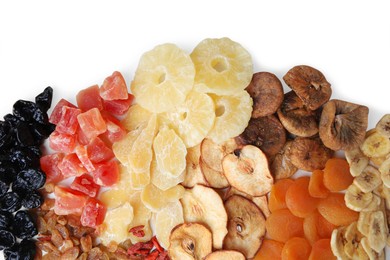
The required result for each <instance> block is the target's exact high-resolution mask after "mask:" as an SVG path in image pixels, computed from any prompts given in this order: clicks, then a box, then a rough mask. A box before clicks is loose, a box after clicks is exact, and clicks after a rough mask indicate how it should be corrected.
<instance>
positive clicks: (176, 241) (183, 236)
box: [168, 223, 213, 260]
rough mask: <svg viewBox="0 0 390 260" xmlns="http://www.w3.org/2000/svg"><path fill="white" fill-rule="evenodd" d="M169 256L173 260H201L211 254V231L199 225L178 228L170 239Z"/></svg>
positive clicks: (173, 231) (186, 224) (179, 226)
mask: <svg viewBox="0 0 390 260" xmlns="http://www.w3.org/2000/svg"><path fill="white" fill-rule="evenodd" d="M169 242H170V245H169V248H168V255H169V257H170V258H171V259H172V260H200V259H203V258H204V257H206V256H207V255H208V254H210V253H211V250H212V246H213V242H212V234H211V232H210V230H209V229H208V228H207V227H205V226H204V225H202V224H199V223H184V224H181V225H178V226H176V227H175V228H174V229H173V230H172V232H171V235H170V237H169Z"/></svg>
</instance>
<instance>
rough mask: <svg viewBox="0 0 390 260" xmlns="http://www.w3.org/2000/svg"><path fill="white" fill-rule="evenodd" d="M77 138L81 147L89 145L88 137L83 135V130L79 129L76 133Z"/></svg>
mask: <svg viewBox="0 0 390 260" xmlns="http://www.w3.org/2000/svg"><path fill="white" fill-rule="evenodd" d="M76 136H77V142H78V143H79V144H81V145H87V144H89V139H88V137H87V136H86V135H85V134H84V132H83V130H81V128H80V127H79V128H78V129H77V132H76Z"/></svg>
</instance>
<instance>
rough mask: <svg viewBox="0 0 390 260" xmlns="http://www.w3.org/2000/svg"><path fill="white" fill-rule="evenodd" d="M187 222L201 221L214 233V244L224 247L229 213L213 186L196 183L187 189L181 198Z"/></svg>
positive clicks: (215, 246) (216, 246) (217, 246)
mask: <svg viewBox="0 0 390 260" xmlns="http://www.w3.org/2000/svg"><path fill="white" fill-rule="evenodd" d="M180 201H181V204H182V205H183V212H184V220H185V222H199V223H202V224H204V225H206V226H207V227H208V228H210V230H211V231H212V233H213V246H214V248H216V249H221V248H222V243H223V238H224V237H225V235H226V234H227V229H226V224H227V215H226V211H225V208H224V206H223V202H222V199H221V197H220V196H219V195H218V193H217V192H216V191H214V190H213V189H212V188H208V187H205V186H202V185H195V186H194V187H193V188H192V189H187V190H186V191H185V193H184V196H183V197H182V198H181V200H180Z"/></svg>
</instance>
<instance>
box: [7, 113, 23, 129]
mask: <svg viewBox="0 0 390 260" xmlns="http://www.w3.org/2000/svg"><path fill="white" fill-rule="evenodd" d="M3 118H4V121H6V122H8V123H9V124H10V125H11V126H12V127H15V126H16V124H17V123H19V121H20V119H19V118H18V117H16V116H14V115H13V114H6V115H5V116H4V117H3Z"/></svg>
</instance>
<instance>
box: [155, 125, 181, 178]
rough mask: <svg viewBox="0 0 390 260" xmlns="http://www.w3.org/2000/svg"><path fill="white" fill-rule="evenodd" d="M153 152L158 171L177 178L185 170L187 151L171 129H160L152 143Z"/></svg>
mask: <svg viewBox="0 0 390 260" xmlns="http://www.w3.org/2000/svg"><path fill="white" fill-rule="evenodd" d="M153 150H154V154H155V157H156V161H157V167H158V168H159V170H160V171H162V172H164V173H168V174H170V175H172V176H173V177H178V176H179V175H180V174H182V173H183V171H184V170H185V168H186V154H187V149H186V146H185V145H184V143H183V141H182V140H181V138H180V137H179V136H178V135H177V134H176V133H175V131H173V130H172V129H167V128H162V129H160V131H159V132H158V134H157V136H156V137H155V138H154V141H153Z"/></svg>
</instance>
